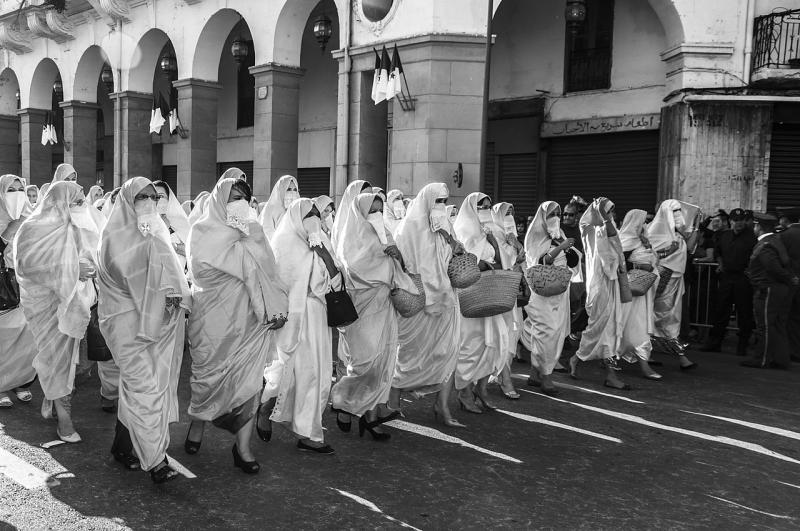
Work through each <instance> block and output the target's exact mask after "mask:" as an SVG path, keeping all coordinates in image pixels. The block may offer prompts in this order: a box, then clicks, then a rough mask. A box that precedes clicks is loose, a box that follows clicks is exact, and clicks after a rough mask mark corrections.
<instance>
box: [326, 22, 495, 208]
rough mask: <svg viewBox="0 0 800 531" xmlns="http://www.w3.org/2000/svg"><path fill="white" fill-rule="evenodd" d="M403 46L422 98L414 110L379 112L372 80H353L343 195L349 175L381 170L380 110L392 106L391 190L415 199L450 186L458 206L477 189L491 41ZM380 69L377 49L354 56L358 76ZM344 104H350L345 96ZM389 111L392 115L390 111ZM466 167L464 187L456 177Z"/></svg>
mask: <svg viewBox="0 0 800 531" xmlns="http://www.w3.org/2000/svg"><path fill="white" fill-rule="evenodd" d="M397 45H398V49H399V52H400V55H401V58H402V61H403V68H404V71H405V75H406V77H407V79H408V83H409V88H410V90H411V91H412V93H411V96H412V97H413V98H414V99H415V100H416V101H415V102H414V109H413V110H408V111H406V110H403V109H402V108H401V106H400V103H399V102H398V101H397V100H393V101H392V102H382V103H379V104H378V105H377V106H375V105H374V103H373V102H372V101H370V93H371V78H372V76H371V75H365V76H363V77H361V78H360V79H359V78H355V77H351V88H350V89H351V103H350V135H349V144H350V146H349V149H350V152H349V155H350V156H349V159H350V166H349V167H348V168H346V169H345V168H344V166H340V164H342V162H343V160H344V159H345V157H346V153H343V152H342V150H344V149H345V147H344V144H345V143H344V142H342V141H341V139H343V137H344V135H345V134H346V132H344V131H340V132H339V133H338V138H339V139H340V141H339V142H337V189H338V188H339V186H340V185H341V183H340V181H341V180H342V179H343V174H344V173H347V180H348V181H352V180H353V179H355V178H364V177H365V176H366V174H367V173H368V172H369V169H370V168H377V164H378V162H379V159H378V158H376V157H374V156H373V150H374V149H377V148H378V147H379V146H380V145H381V144H383V145H384V146H385V141H382V140H381V139H380V138H379V136H378V134H377V133H378V131H379V127H378V126H377V121H376V119H375V114H374V112H376V111H375V109H381V108H384V109H385V106H387V105H392V106H393V107H392V110H393V118H392V146H391V153H390V156H391V174H390V177H389V182H388V183H386V189H389V188H398V189H400V190H403V192H405V193H406V194H409V195H411V194H415V193H417V192H418V191H419V190H420V188H422V187H423V186H425V185H426V184H428V183H431V182H445V183H447V185H448V187H449V188H450V194H451V198H452V199H453V201H452V202H458V201H459V200H460V199H462V198H463V197H465V196H466V195H467V194H469V193H470V192H473V191H477V190H478V183H479V176H478V173H479V170H480V151H481V150H480V141H481V110H482V105H483V75H484V56H485V48H484V47H485V41H484V39H483V38H481V37H471V36H458V35H424V36H420V37H412V38H409V39H405V40H401V41H398V43H397ZM374 65H375V55H374V53H373V52H372V47H371V46H370V47H364V48H359V49H356V50H354V51H353V71H354V72H359V73H361V72H369V71H372V70H373V69H374ZM341 88H342V84H341V83H340V89H341ZM339 101H340V102H344V101H345V99H344V96H343V95H341V94H340V97H339ZM370 106H373V107H370ZM383 113H384V116H385V114H386V111H385V110H383ZM339 115H340V120H339V123H340V125H341V124H343V115H344V111H343V110H341V109H340V113H339ZM384 149H385V148H384ZM459 162H460V163H461V164H462V166H463V170H464V180H463V186H462V188H457V187H456V186H455V184H453V182H452V180H451V178H450V177H451V175H452V173H453V170H455V169H457V168H458V163H459ZM359 166H362V167H363V168H362V169H363V171H362V170H360V169H359Z"/></svg>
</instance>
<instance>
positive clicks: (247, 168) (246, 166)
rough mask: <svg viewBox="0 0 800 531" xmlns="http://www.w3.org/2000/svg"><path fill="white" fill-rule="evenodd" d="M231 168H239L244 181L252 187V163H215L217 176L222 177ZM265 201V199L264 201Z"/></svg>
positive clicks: (243, 161)
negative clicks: (242, 173)
mask: <svg viewBox="0 0 800 531" xmlns="http://www.w3.org/2000/svg"><path fill="white" fill-rule="evenodd" d="M231 168H239V169H240V170H242V171H243V172H244V175H245V180H246V181H247V184H249V185H250V186H251V187H252V186H253V161H252V160H240V161H238V162H217V175H222V174H223V173H225V172H226V171H227V170H229V169H231ZM264 201H266V199H264Z"/></svg>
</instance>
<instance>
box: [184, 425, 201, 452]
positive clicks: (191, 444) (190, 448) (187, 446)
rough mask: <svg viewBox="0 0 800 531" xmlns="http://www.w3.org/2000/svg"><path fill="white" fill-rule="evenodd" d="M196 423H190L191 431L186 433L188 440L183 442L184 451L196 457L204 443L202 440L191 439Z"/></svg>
mask: <svg viewBox="0 0 800 531" xmlns="http://www.w3.org/2000/svg"><path fill="white" fill-rule="evenodd" d="M193 425H194V422H190V423H189V430H188V431H187V432H186V440H185V441H183V449H184V450H185V451H186V453H187V454H189V455H194V454H196V453H197V452H199V451H200V445H201V444H202V443H203V441H202V440H200V441H193V440H191V439H190V438H189V434H190V433H192V426H193Z"/></svg>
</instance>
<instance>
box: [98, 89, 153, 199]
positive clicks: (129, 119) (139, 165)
mask: <svg viewBox="0 0 800 531" xmlns="http://www.w3.org/2000/svg"><path fill="white" fill-rule="evenodd" d="M109 97H110V98H111V99H112V100H114V104H115V111H114V122H115V123H114V129H115V130H116V131H119V136H120V138H119V143H118V144H117V145H118V146H120V149H119V153H115V154H114V159H115V160H117V161H119V170H117V169H116V168H115V171H114V185H115V186H120V185H122V183H123V182H125V181H127V180H128V179H130V178H131V177H137V176H143V177H150V173H151V171H152V163H151V161H152V157H153V142H152V140H150V127H149V125H150V112H151V110H152V108H153V95H152V94H144V93H141V92H131V91H125V92H115V93H114V94H109ZM117 105H119V112H117V111H116V106H117ZM118 120H119V123H117V121H118ZM117 177H118V179H117ZM106 187H107V188H111V183H108V184H107V185H106Z"/></svg>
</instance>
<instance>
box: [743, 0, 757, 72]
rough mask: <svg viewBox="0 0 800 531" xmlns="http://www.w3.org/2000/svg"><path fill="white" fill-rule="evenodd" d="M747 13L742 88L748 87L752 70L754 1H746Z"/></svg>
mask: <svg viewBox="0 0 800 531" xmlns="http://www.w3.org/2000/svg"><path fill="white" fill-rule="evenodd" d="M746 2H747V10H746V11H745V12H746V13H747V15H746V17H747V18H746V19H745V28H746V29H745V41H744V57H743V64H742V78H743V80H744V86H748V85H750V75H751V74H752V69H753V27H754V25H755V13H756V0H746Z"/></svg>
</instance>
